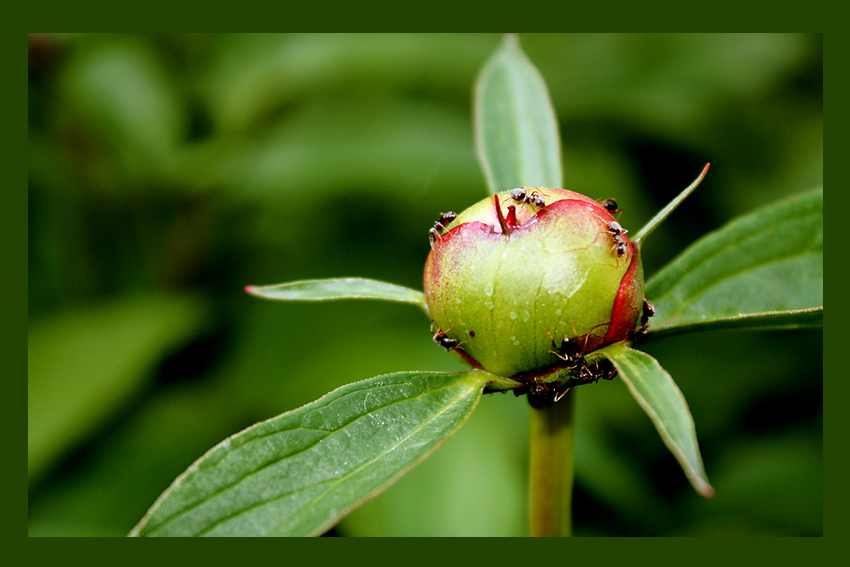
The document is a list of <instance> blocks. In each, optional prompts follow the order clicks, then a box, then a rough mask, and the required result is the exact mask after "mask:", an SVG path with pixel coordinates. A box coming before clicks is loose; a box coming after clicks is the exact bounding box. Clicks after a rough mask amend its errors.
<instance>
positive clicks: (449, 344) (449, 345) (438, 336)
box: [434, 327, 466, 350]
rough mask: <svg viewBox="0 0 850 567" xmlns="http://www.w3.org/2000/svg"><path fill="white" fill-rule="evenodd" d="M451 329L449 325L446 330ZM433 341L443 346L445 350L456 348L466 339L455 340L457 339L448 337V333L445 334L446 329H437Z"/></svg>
mask: <svg viewBox="0 0 850 567" xmlns="http://www.w3.org/2000/svg"><path fill="white" fill-rule="evenodd" d="M451 330H452V329H451V327H449V328H448V331H451ZM434 342H436V343H437V344H438V345H440V346H441V347H443V348H444V349H446V350H452V349H456V348H458V347H459V346H460V345H462V344H463V343H465V342H466V341H463V342H461V343H459V342H457V339H453V338H451V337H449V336H448V335H446V331H443V330H442V329H439V330H437V332H436V333H435V334H434Z"/></svg>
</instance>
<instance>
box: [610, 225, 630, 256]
mask: <svg viewBox="0 0 850 567" xmlns="http://www.w3.org/2000/svg"><path fill="white" fill-rule="evenodd" d="M627 232H629V231H628V230H626V229H625V228H623V227H622V226H620V223H618V222H617V221H611V222H609V223H608V233H609V234H610V235H611V237H612V238H613V239H614V246H613V247H611V251H612V252H613V251H614V250H615V249H616V250H617V257H618V258H619V257H620V256H622V255H623V254H625V253H626V250H627V249H628V247H627V245H626V241H625V240H623V235H624V234H626V233H627Z"/></svg>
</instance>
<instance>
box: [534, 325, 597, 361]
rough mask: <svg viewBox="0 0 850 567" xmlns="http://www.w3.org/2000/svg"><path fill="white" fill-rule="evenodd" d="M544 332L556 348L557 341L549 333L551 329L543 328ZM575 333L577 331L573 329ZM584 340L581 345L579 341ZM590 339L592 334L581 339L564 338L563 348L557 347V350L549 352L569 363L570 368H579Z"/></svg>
mask: <svg viewBox="0 0 850 567" xmlns="http://www.w3.org/2000/svg"><path fill="white" fill-rule="evenodd" d="M543 330H544V331H546V334H547V335H549V340H550V341H552V346H553V347H555V346H556V345H555V339H554V338H553V337H552V333H550V332H549V329H547V328H546V327H543ZM573 332H575V329H573ZM582 338H583V339H584V344H583V345H580V344H579V339H582ZM589 338H590V333H587V334H585V335H582V336H581V337H578V336H576V337H573V338H572V339H571V338H570V337H569V335H567V336H565V337H564V340H563V341H561V346H559V347H556V350H550V351H549V352H550V353H552V354H554V355H555V356H557V357H558V358H560V359H561V360H563V361H564V362H566V363H567V366H568V367H573V366H577V365H578V364H579V363H580V362H582V360H583V358H582V357H583V356H584V351H585V349H586V348H587V341H588V339H589Z"/></svg>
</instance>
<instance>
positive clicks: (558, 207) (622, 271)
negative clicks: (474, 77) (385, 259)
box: [425, 188, 644, 377]
mask: <svg viewBox="0 0 850 567" xmlns="http://www.w3.org/2000/svg"><path fill="white" fill-rule="evenodd" d="M611 212H619V211H618V210H617V205H616V203H615V202H614V201H613V200H608V201H605V202H604V205H603V204H600V203H598V202H596V201H594V200H593V199H590V198H588V197H585V196H584V195H580V194H578V193H574V192H572V191H566V190H563V189H544V188H521V189H514V190H513V191H506V192H504V193H499V194H497V195H494V196H492V197H488V198H486V199H484V200H483V201H481V202H479V203H477V204H475V205H473V206H472V207H470V208H469V209H467V210H466V211H464V212H463V213H461V214H459V215H453V214H444V215H443V216H442V217H441V219H440V222H438V223H437V225H436V226H435V228H434V229H433V230H432V231H431V241H432V250H431V254H430V255H429V256H428V261H427V263H426V265H425V296H426V299H427V302H428V308H429V310H430V313H431V318H432V320H433V324H434V327H435V329H434V330H435V333H436V334H435V336H434V339H435V340H436V341H437V342H438V343H440V344H441V345H442V346H444V347H445V348H447V349H448V350H449V351H451V352H452V353H454V354H455V355H456V356H459V357H460V358H461V359H463V360H465V361H466V362H468V363H470V364H472V365H474V366H477V367H481V368H483V369H484V370H486V371H488V372H491V373H493V374H497V375H500V376H505V377H517V375H520V374H522V375H523V376H525V377H529V376H530V377H534V376H536V375H541V374H544V373H546V372H549V371H551V370H552V369H554V368H558V367H573V366H575V365H576V361H577V360H580V359H581V358H582V357H583V356H584V355H586V354H587V353H590V352H592V351H594V350H596V349H598V348H600V347H602V346H605V345H607V344H610V343H614V342H618V341H622V340H624V339H627V338H629V337H630V336H631V333H633V332H634V330H635V329H636V327H638V326H639V322H640V319H641V314H642V311H643V309H644V294H643V267H642V265H641V261H640V255H639V250H638V249H637V248H636V247H635V246H633V245H632V243H631V242H630V241H629V239H628V236H627V231H626V230H625V229H623V228H622V227H621V226H620V224H619V223H618V222H617V220H616V219H615V218H614V217H613V216H612V215H611Z"/></svg>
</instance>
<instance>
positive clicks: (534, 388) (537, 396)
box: [514, 382, 570, 409]
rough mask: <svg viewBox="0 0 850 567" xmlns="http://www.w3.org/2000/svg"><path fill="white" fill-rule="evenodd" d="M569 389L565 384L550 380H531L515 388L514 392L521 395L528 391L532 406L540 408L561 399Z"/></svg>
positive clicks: (529, 401)
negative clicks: (554, 382)
mask: <svg viewBox="0 0 850 567" xmlns="http://www.w3.org/2000/svg"><path fill="white" fill-rule="evenodd" d="M569 391H570V388H569V387H565V386H563V385H561V386H558V385H557V384H553V383H550V382H531V383H529V384H528V385H526V386H523V387H521V388H517V389H516V390H514V394H515V395H516V396H521V395H523V394H526V393H527V394H528V403H529V404H530V405H531V407H533V408H538V409H539V408H542V407H545V406H547V405H548V404H550V403H555V402H558V401H560V400H561V398H563V397H564V396H565V395H566V394H567V392H569Z"/></svg>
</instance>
